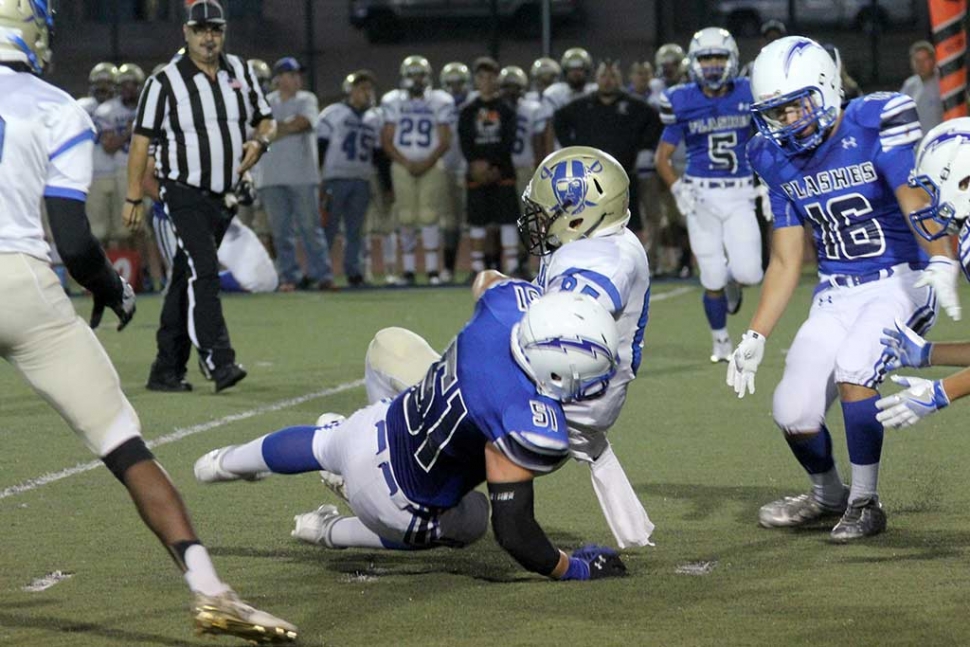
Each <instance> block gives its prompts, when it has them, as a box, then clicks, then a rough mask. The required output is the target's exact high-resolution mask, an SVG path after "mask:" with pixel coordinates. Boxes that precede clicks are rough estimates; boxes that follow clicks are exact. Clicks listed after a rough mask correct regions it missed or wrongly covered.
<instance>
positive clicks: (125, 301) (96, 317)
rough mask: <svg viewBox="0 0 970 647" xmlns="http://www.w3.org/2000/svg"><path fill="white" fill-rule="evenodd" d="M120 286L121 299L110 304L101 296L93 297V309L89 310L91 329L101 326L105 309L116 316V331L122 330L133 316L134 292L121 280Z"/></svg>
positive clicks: (126, 282)
mask: <svg viewBox="0 0 970 647" xmlns="http://www.w3.org/2000/svg"><path fill="white" fill-rule="evenodd" d="M119 278H120V277H119ZM121 286H122V290H121V299H113V300H112V302H111V303H109V302H108V300H107V299H105V298H104V297H103V296H100V295H97V294H95V295H94V308H93V309H92V310H91V328H92V329H94V328H97V327H98V326H99V325H101V317H102V316H104V309H105V307H108V308H111V309H112V310H114V313H115V314H116V315H118V330H123V329H124V327H125V326H127V325H128V322H129V321H131V319H132V317H134V316H135V291H134V290H133V289H131V286H130V285H128V281H126V280H124V279H123V278H122V279H121Z"/></svg>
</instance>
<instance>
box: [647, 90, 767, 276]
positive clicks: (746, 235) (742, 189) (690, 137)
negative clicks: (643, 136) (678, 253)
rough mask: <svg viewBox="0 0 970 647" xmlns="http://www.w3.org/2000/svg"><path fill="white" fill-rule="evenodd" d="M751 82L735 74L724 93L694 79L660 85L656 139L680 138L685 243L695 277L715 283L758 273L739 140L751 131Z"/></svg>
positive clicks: (748, 181) (750, 186) (750, 184)
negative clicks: (687, 206) (710, 92)
mask: <svg viewBox="0 0 970 647" xmlns="http://www.w3.org/2000/svg"><path fill="white" fill-rule="evenodd" d="M751 103H752V98H751V86H750V83H749V81H748V79H745V78H737V79H734V80H733V81H732V82H731V84H730V86H729V89H728V91H727V93H726V94H724V95H723V96H718V97H709V96H707V95H706V94H704V91H703V89H701V87H700V86H698V85H697V84H696V83H685V84H683V85H677V86H674V87H673V88H670V89H668V90H666V91H665V92H664V94H663V97H662V99H661V102H660V118H661V120H662V121H663V123H664V126H665V127H664V132H663V135H662V137H661V141H663V142H665V143H667V144H671V145H673V146H677V145H679V144H680V143H684V144H685V146H686V150H687V168H686V170H685V171H684V174H683V176H682V178H681V181H682V182H684V184H685V186H686V187H687V189H688V190H689V194H690V196H691V197H690V200H689V201H688V202H690V203H692V212H691V213H685V214H683V215H684V216H685V217H686V218H687V231H688V234H689V235H690V244H691V250H692V251H693V252H694V255H695V256H696V257H697V264H698V267H699V269H700V275H701V277H700V278H701V284H702V285H703V286H704V287H705V288H706V289H708V290H713V291H717V290H721V289H723V288H724V286H725V285H726V284H727V282H728V281H729V280H730V279H731V278H732V277H733V278H734V279H735V280H737V281H738V282H740V283H743V284H746V285H752V284H756V283H759V282H760V281H761V278H762V269H761V234H760V232H759V230H758V222H757V219H756V216H755V197H756V194H755V188H754V181H753V178H752V174H751V167H750V166H749V165H748V160H747V158H746V156H745V146H746V145H747V143H748V141H749V139H750V138H751V136H752V134H753V133H754V129H753V125H752V123H751V111H750V108H751Z"/></svg>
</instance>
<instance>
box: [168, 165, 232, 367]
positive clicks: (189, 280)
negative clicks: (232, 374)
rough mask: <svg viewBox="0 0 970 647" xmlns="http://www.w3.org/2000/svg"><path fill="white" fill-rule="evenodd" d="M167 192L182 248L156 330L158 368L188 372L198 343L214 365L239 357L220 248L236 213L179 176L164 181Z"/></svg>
mask: <svg viewBox="0 0 970 647" xmlns="http://www.w3.org/2000/svg"><path fill="white" fill-rule="evenodd" d="M161 197H162V202H164V204H165V208H166V209H167V210H168V217H169V219H170V220H171V222H172V226H173V228H174V229H175V235H176V238H177V241H178V248H177V250H176V252H175V256H174V257H173V258H172V277H171V279H170V280H169V284H168V292H167V293H166V295H165V302H164V303H163V304H162V314H161V318H160V322H159V326H158V333H156V336H155V339H156V342H157V344H158V355H157V357H156V358H155V365H154V366H153V369H152V370H153V372H154V373H155V374H157V375H166V374H167V375H172V374H174V375H175V376H177V377H182V376H184V375H185V372H186V365H187V363H188V361H189V355H190V353H191V351H192V346H195V347H196V348H197V349H198V352H199V358H200V359H201V361H202V362H204V363H205V365H206V367H208V369H209V370H210V371H214V370H215V369H217V368H219V367H221V366H225V365H227V364H231V363H233V362H235V360H236V353H235V351H234V350H233V349H232V346H231V344H230V343H229V331H228V330H227V329H226V320H225V318H224V317H223V315H222V303H221V302H220V301H219V258H218V253H217V250H218V249H219V244H220V243H221V242H222V237H223V236H224V235H225V233H226V230H227V229H228V228H229V222H230V221H231V220H232V214H231V213H230V212H229V211H228V210H227V209H226V207H225V204H224V202H223V198H222V197H221V196H216V195H213V194H210V193H207V192H204V191H202V190H201V189H196V188H194V187H189V186H186V185H184V184H178V183H176V182H163V184H162V193H161Z"/></svg>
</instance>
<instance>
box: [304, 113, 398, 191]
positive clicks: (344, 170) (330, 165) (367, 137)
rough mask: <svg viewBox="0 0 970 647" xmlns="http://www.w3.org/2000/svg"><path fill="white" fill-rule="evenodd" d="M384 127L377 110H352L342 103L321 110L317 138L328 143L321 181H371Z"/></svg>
mask: <svg viewBox="0 0 970 647" xmlns="http://www.w3.org/2000/svg"><path fill="white" fill-rule="evenodd" d="M383 125H384V124H383V121H382V119H381V113H380V112H379V111H378V110H377V109H376V108H368V109H367V110H363V111H360V110H355V109H354V108H353V107H351V106H350V105H349V104H348V103H347V102H345V101H341V102H339V103H334V104H331V105H329V106H327V107H326V108H324V109H323V111H322V112H321V113H320V119H319V120H318V121H317V138H318V139H325V140H327V141H329V142H330V143H329V145H328V146H327V154H326V156H325V157H324V159H323V162H322V169H323V179H324V180H333V179H344V180H368V179H370V177H371V176H372V175H373V174H374V149H375V148H380V145H379V143H380V138H381V135H380V133H381V128H382V127H383Z"/></svg>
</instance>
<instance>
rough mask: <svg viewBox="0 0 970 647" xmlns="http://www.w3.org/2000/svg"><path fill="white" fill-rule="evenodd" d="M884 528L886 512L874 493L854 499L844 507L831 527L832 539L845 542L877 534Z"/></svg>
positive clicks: (841, 542)
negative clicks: (842, 512)
mask: <svg viewBox="0 0 970 647" xmlns="http://www.w3.org/2000/svg"><path fill="white" fill-rule="evenodd" d="M885 529H886V512H885V511H884V510H883V509H882V504H881V503H879V497H878V496H877V495H875V494H873V495H872V496H867V497H864V498H862V499H856V500H855V501H853V502H851V503H850V504H849V506H848V507H847V508H846V509H845V514H843V515H842V518H841V519H839V523H837V524H835V528H832V535H831V539H832V541H834V542H836V543H840V544H843V543H846V542H849V541H852V540H854V539H861V538H862V537H872V536H873V535H878V534H879V533H881V532H882V531H883V530H885Z"/></svg>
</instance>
